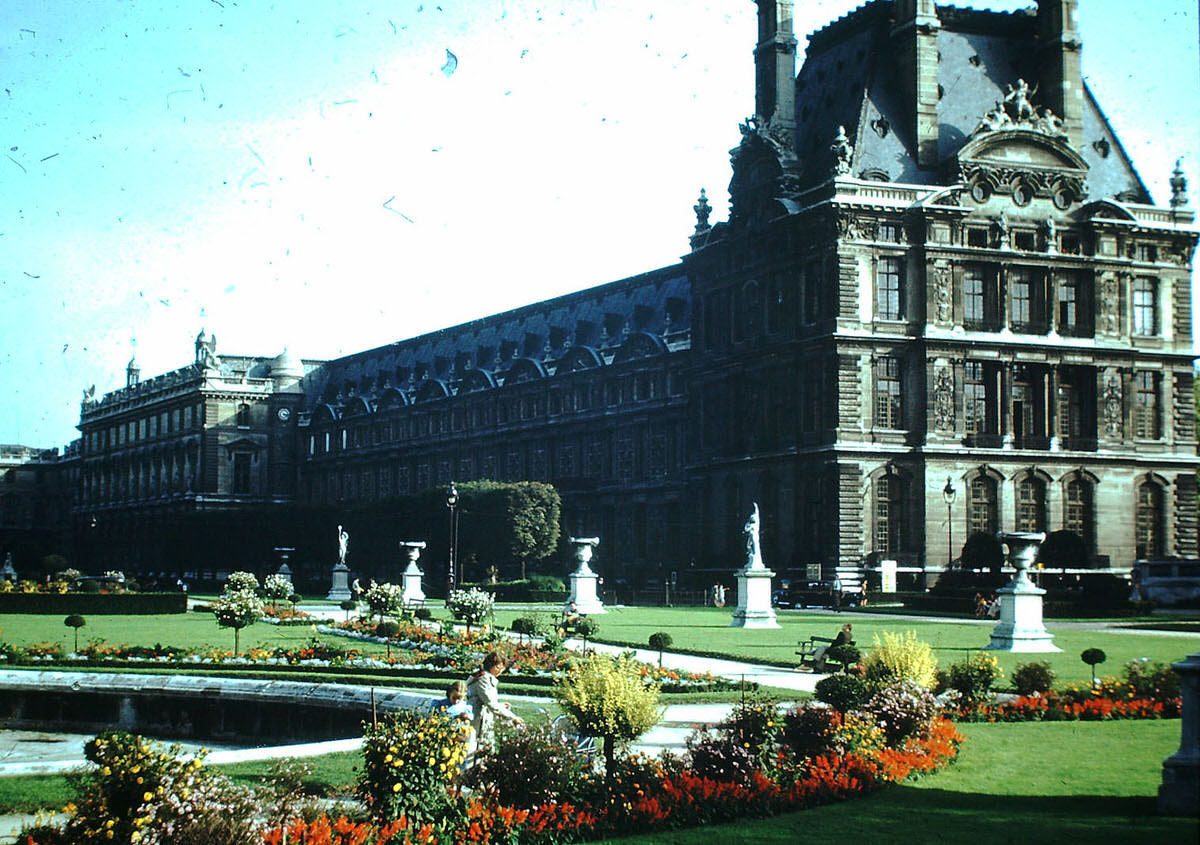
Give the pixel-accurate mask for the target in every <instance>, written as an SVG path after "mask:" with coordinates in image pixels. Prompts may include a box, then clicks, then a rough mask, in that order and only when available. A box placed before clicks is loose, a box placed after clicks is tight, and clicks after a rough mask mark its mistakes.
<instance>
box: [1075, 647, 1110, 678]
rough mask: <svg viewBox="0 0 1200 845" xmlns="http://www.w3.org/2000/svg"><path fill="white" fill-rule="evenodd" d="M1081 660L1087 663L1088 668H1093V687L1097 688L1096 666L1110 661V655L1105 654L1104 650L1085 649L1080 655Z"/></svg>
mask: <svg viewBox="0 0 1200 845" xmlns="http://www.w3.org/2000/svg"><path fill="white" fill-rule="evenodd" d="M1079 659H1080V660H1082V661H1083V662H1084V663H1086V664H1087V665H1088V666H1090V667H1092V686H1095V685H1096V666H1098V665H1099V664H1101V663H1103V662H1104V661H1106V660H1108V655H1107V654H1105V653H1104V650H1103V649H1099V648H1085V649H1084V650H1083V652H1082V653H1081V654H1080V655H1079Z"/></svg>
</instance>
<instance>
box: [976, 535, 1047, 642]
mask: <svg viewBox="0 0 1200 845" xmlns="http://www.w3.org/2000/svg"><path fill="white" fill-rule="evenodd" d="M997 538H998V539H999V540H1000V542H1001V543H1004V544H1006V545H1007V546H1008V560H1009V563H1011V564H1012V567H1013V568H1014V569H1015V570H1017V574H1016V575H1014V576H1013V579H1012V582H1011V583H1009V584H1008V585H1007V586H1004V587H1001V588H1000V589H999V590H997V591H996V595H997V596H998V597H999V599H1000V624H999V625H997V626H996V627H995V629H994V630H993V631H992V641H991V642H990V643H988V644H987V645H986V646H984V648H987V649H992V650H993V651H1012V652H1021V653H1037V652H1040V653H1045V652H1054V651H1062V649H1061V648H1059V647H1058V646H1056V645H1055V644H1054V637H1053V635H1052V634H1051V633H1050V632H1049V631H1047V630H1046V626H1045V625H1044V624H1043V623H1042V596H1044V595H1046V591H1045V590H1042V589H1039V588H1038V587H1035V586H1034V584H1033V582H1032V581H1030V580H1029V572H1028V570H1029V567H1030V566H1032V565H1033V562H1034V560H1035V559H1036V558H1037V553H1038V548H1039V547H1040V546H1041V544H1042V541H1043V540H1045V539H1046V535H1045V534H1043V533H1042V532H1040V531H1037V532H1032V533H1024V532H1017V533H1012V534H1006V533H1001V534H998V535H997Z"/></svg>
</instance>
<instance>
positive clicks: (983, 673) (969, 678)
mask: <svg viewBox="0 0 1200 845" xmlns="http://www.w3.org/2000/svg"><path fill="white" fill-rule="evenodd" d="M1002 674H1003V673H1002V672H1001V671H1000V664H999V663H998V662H997V661H996V658H995V657H994V656H993V655H991V654H976V655H974V656H973V657H968V658H967V659H966V660H960V661H959V662H957V663H952V664H951V665H950V669H949V671H948V672H947V678H946V685H947V687H948V688H949V689H953V690H958V692H959V693H960V694H961V695H962V697H963V698H964V699H965V700H967V701H983V700H984V699H986V698H987V697H988V696H989V695H991V692H992V684H994V683H995V682H996V680H997V679H998V678H999V677H1000V676H1001V675H1002Z"/></svg>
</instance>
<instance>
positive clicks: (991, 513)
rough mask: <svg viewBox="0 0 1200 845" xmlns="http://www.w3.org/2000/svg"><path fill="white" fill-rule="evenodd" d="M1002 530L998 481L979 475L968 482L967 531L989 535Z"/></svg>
mask: <svg viewBox="0 0 1200 845" xmlns="http://www.w3.org/2000/svg"><path fill="white" fill-rule="evenodd" d="M999 530H1000V508H999V499H998V497H997V492H996V481H995V479H993V478H989V477H988V476H986V475H977V476H975V477H974V478H972V479H971V481H970V483H968V484H967V533H968V534H976V533H980V532H982V533H984V534H987V535H989V536H991V535H994V534H995V533H996V532H997V531H999Z"/></svg>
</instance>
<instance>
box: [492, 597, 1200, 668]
mask: <svg viewBox="0 0 1200 845" xmlns="http://www.w3.org/2000/svg"><path fill="white" fill-rule="evenodd" d="M528 612H529V611H522V610H500V611H497V612H496V620H497V622H498V623H500V624H502V625H506V624H508V623H510V622H511V621H512V619H513V618H515V617H516V616H521V615H525V614H527V613H528ZM542 612H543V613H544V614H545V615H546V616H547V618H551V614H548V613H545V611H544V610H543V611H542ZM732 617H733V614H732V611H731V610H730V609H728V608H725V609H718V608H695V607H693V608H664V607H629V608H614V609H611V610H610V611H609V612H608V613H606V614H604V615H603V616H597V617H595V618H596V621H597V622H598V623H599V624H600V633H599V637H600V639H601V640H604V641H608V642H621V643H634V644H638V645H645V643H646V640H647V639H648V638H649V636H650V635H651V634H652V633H654V632H656V631H666V632H668V633H670V634H671V637H672V638H673V640H674V647H675V648H679V649H684V650H698V651H705V652H719V653H721V654H725V655H729V656H730V657H735V658H740V659H745V660H751V661H753V660H761V661H765V662H772V663H782V664H785V665H788V666H794V665H796V660H797V657H796V655H795V651H796V643H797V642H798V641H799V640H802V639H805V638H807V637H810V636H812V635H814V634H816V635H818V636H824V637H832V636H834V635H835V634H836V633H837V631H838V628H840V627H841V625H842V624H843V623H845V622H850V623H851V624H852V625H853V626H854V637H855V640H856V642H857V643H858V646H859V648H863V649H865V648H868V647H869V646H870V644H871V641H872V638H873V637H874V636H875V635H876V634H882V633H883V632H884V631H890V632H892V633H898V632H901V631H906V630H913V631H916V632H917V636H919V637H920V638H921V639H923V640H925V641H926V642H928V643H929V644H930V645H932V646H933V647H934V648H935V649H938V651H936V652H935V653H936V654H937V656H938V659H939V660H940V661H941V662H942V664H943V665H946V664H949V663H953V662H955V661H958V660H962V659H963V658H964V657H965V656H966V652H965V651H962V650H961V649H966V648H974V649H979V648H982V647H983V646H985V645H987V643H988V640H989V638H990V634H991V630H992V628H993V627H994V625H995V623H994V622H989V623H987V624H980V623H977V622H974V621H965V620H964V621H949V620H937V619H930V620H910V619H895V618H892V617H890V616H884V615H870V614H861V615H856V614H853V613H847V614H835V613H808V612H802V613H789V612H784V613H780V614H779V617H778V618H779V624H780V625H781V627H780V628H778V629H773V630H756V629H747V628H730V627H729V622H730V620H731V619H732ZM554 618H557V617H556V616H555V617H554ZM1046 627H1047V629H1049V630H1050V632H1051V633H1053V634H1054V638H1055V644H1056V645H1058V647H1059V648H1061V649H1062V650H1063V651H1062V652H1061V653H1059V654H1046V655H1040V654H1006V653H997V654H996V657H997V659H998V660H999V661H1000V666H1001V668H1002V669H1003V670H1004V672H1005V677H1007V676H1008V675H1009V674H1010V673H1011V672H1012V670H1013V669H1014V668H1015V667H1016V666H1017V664H1018V663H1027V662H1029V661H1031V660H1046V661H1047V662H1049V663H1050V665H1051V668H1052V669H1053V670H1054V671H1055V672H1056V673H1057V675H1058V679H1059V681H1060V682H1068V681H1086V680H1088V679H1090V678H1091V672H1090V670H1089V669H1088V667H1087V665H1086V664H1084V663H1083V662H1082V661H1081V660H1080V659H1079V654H1080V652H1082V651H1083V650H1084V649H1086V648H1101V649H1103V650H1104V651H1105V653H1106V654H1107V655H1108V662H1107V663H1104V664H1102V665H1101V666H1098V667H1097V672H1098V674H1120V671H1121V667H1122V666H1123V665H1124V663H1125V662H1127V661H1129V660H1134V659H1138V658H1142V657H1147V658H1149V659H1150V660H1152V661H1162V662H1173V661H1177V660H1181V659H1183V658H1184V657H1186V656H1187V655H1188V654H1190V653H1192V652H1195V651H1200V637H1196V636H1186V635H1177V634H1171V633H1164V634H1161V635H1160V634H1157V633H1150V632H1141V631H1138V632H1129V631H1087V630H1080V629H1078V628H1073V627H1068V626H1063V625H1061V624H1055V623H1054V622H1053V621H1052V622H1050V623H1049V624H1047V626H1046ZM942 649H945V650H942Z"/></svg>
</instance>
